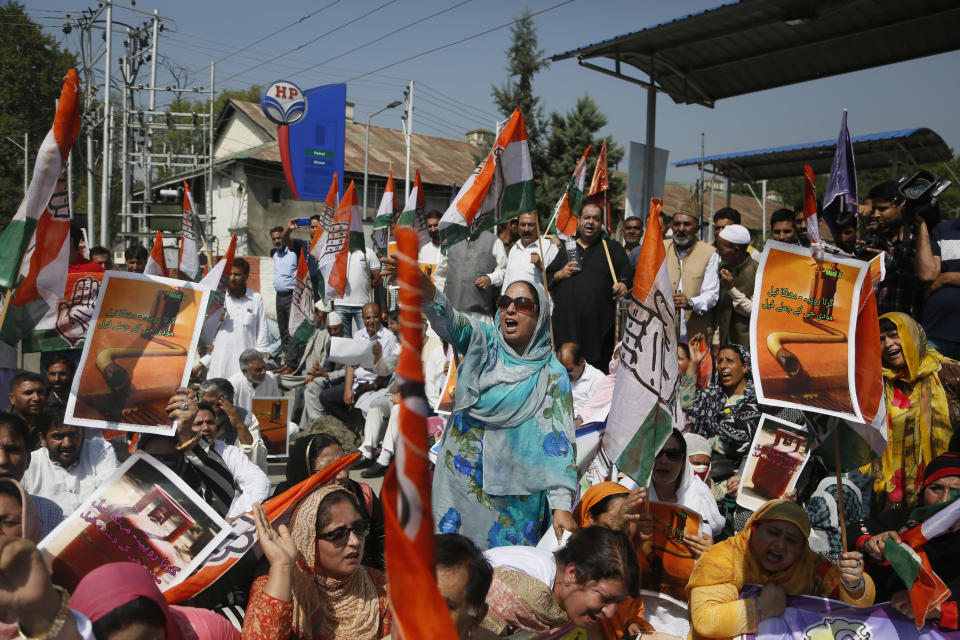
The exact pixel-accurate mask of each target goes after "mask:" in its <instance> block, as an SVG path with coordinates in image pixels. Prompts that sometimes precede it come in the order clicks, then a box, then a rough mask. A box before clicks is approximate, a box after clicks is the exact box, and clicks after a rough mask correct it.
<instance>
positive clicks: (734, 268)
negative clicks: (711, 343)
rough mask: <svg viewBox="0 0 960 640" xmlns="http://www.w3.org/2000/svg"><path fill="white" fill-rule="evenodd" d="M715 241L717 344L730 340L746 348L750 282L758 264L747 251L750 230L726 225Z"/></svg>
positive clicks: (748, 329)
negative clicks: (716, 264) (718, 289)
mask: <svg viewBox="0 0 960 640" xmlns="http://www.w3.org/2000/svg"><path fill="white" fill-rule="evenodd" d="M716 244H717V255H719V256H720V300H719V301H718V302H717V309H716V317H717V331H718V332H719V333H720V344H721V345H724V344H728V343H731V342H732V343H734V344H739V345H743V346H744V347H747V348H748V349H749V348H750V311H751V310H752V309H753V285H754V282H755V280H756V277H757V267H758V266H759V265H758V264H757V262H756V260H754V259H753V258H751V257H750V254H749V253H748V252H747V248H748V247H749V246H750V232H749V231H748V230H747V228H746V227H743V226H741V225H739V224H731V225H728V226H727V227H725V228H724V229H723V231H721V232H720V235H719V237H718V238H717V243H716Z"/></svg>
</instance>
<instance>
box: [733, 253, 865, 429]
mask: <svg viewBox="0 0 960 640" xmlns="http://www.w3.org/2000/svg"><path fill="white" fill-rule="evenodd" d="M868 271H869V266H868V264H867V263H866V262H861V261H859V260H853V259H846V258H837V257H832V256H831V257H830V258H828V259H825V260H816V259H814V258H813V257H811V255H810V250H809V249H805V248H803V247H800V246H798V245H789V244H785V243H782V242H776V241H769V242H767V244H766V247H765V248H764V251H763V255H762V256H761V258H760V267H759V270H758V272H757V279H756V286H755V289H754V294H753V301H754V303H753V312H752V314H751V317H750V349H751V352H752V353H753V356H754V360H753V367H752V368H753V382H754V387H755V389H756V392H757V400H759V402H760V404H769V405H773V406H780V407H793V408H796V409H801V410H808V411H816V412H818V413H823V414H827V415H832V416H837V417H840V418H846V419H850V420H856V421H858V422H859V421H862V420H863V415H862V412H861V408H860V405H859V403H858V400H857V385H856V382H855V374H856V366H855V363H856V340H855V339H854V336H855V334H856V326H857V314H858V312H859V309H860V305H859V301H860V292H861V288H862V287H863V284H864V280H865V278H866V277H867V274H868Z"/></svg>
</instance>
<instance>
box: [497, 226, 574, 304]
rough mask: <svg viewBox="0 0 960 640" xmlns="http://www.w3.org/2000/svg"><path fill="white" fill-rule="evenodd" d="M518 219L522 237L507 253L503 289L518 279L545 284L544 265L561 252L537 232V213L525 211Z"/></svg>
mask: <svg viewBox="0 0 960 640" xmlns="http://www.w3.org/2000/svg"><path fill="white" fill-rule="evenodd" d="M517 221H518V223H519V224H518V226H519V229H520V239H519V240H517V242H516V243H515V244H514V245H513V247H512V248H511V249H510V253H509V254H508V255H507V272H506V274H505V275H504V276H503V291H506V290H507V287H509V286H510V285H511V284H512V283H514V282H516V281H517V280H533V281H534V282H537V283H538V284H540V285H541V286H543V265H548V264H550V263H551V262H553V259H554V258H555V257H557V253H559V252H560V249H559V248H558V247H557V245H555V244H554V243H553V242H551V241H550V240H547V239H545V238H540V235H539V234H538V233H537V218H536V214H535V213H525V214H523V215H522V216H520V217H519V218H517ZM541 251H542V252H543V255H541ZM544 288H546V287H544Z"/></svg>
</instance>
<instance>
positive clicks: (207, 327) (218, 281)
mask: <svg viewBox="0 0 960 640" xmlns="http://www.w3.org/2000/svg"><path fill="white" fill-rule="evenodd" d="M236 252H237V234H233V235H232V236H230V244H229V245H228V246H227V252H226V253H225V254H223V257H222V258H221V259H220V261H219V262H217V264H215V265H214V266H213V268H212V269H210V271H208V272H207V274H206V275H205V276H203V278H202V279H201V280H200V285H201V286H203V287H206V288H207V289H210V290H211V291H212V292H213V293H212V294H211V295H210V302H208V303H207V317H206V318H205V319H204V321H203V328H202V329H200V341H201V342H203V344H207V345H210V344H213V341H214V339H215V338H216V337H217V330H219V328H220V321H221V319H222V317H223V307H224V300H225V299H226V297H227V285H228V284H229V282H230V272H231V271H232V270H233V256H234V254H236Z"/></svg>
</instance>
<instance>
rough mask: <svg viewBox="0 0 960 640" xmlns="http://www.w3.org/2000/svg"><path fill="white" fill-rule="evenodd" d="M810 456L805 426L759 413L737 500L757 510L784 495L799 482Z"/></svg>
mask: <svg viewBox="0 0 960 640" xmlns="http://www.w3.org/2000/svg"><path fill="white" fill-rule="evenodd" d="M809 459H810V447H809V443H808V440H807V430H806V429H805V428H803V427H802V426H801V425H799V424H794V423H793V422H787V421H785V420H780V419H779V418H774V417H773V416H768V415H766V414H764V415H762V416H760V424H759V426H758V427H757V431H756V433H754V434H753V443H752V444H751V445H750V452H749V453H748V454H747V465H746V467H744V469H743V476H742V478H741V480H740V488H739V489H738V490H737V504H738V505H740V506H741V507H743V508H744V509H749V510H750V511H756V510H757V509H759V508H760V507H761V506H763V504H764V503H765V502H767V501H768V500H774V499H776V498H782V497H783V496H784V495H785V494H787V493H789V492H791V491H793V489H794V488H795V487H796V486H797V478H799V477H800V472H801V471H803V468H804V467H805V466H806V464H807V461H808V460H809Z"/></svg>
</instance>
